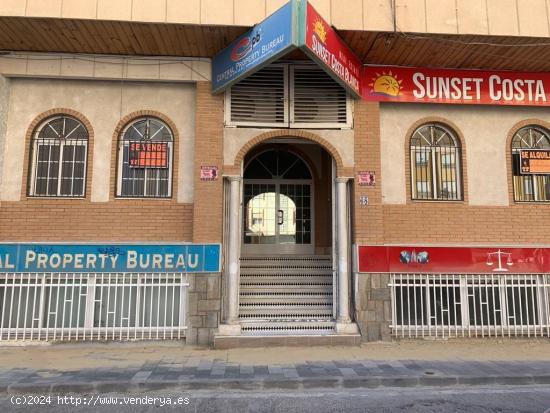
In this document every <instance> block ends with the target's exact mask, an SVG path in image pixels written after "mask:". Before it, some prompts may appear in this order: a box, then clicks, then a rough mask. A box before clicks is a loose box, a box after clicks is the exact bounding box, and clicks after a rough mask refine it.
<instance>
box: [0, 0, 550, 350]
mask: <svg viewBox="0 0 550 413" xmlns="http://www.w3.org/2000/svg"><path fill="white" fill-rule="evenodd" d="M185 3H186V4H185V6H182V5H181V4H180V2H177V1H170V0H158V1H150V0H143V1H137V0H133V1H129V0H110V1H109V2H107V1H103V0H73V1H68V0H64V1H60V0H48V1H34V0H27V1H3V2H1V3H0V21H2V23H3V26H4V27H5V28H6V30H3V31H2V33H0V49H1V50H2V52H0V242H1V243H2V244H0V271H1V274H0V311H1V312H0V340H76V339H78V340H80V339H100V340H128V339H130V340H134V339H182V340H185V342H186V343H190V344H208V345H215V346H217V347H230V346H253V345H255V346H258V345H259V346H262V345H268V344H287V345H292V344H296V345H298V344H301V345H304V344H312V345H314V344H319V345H326V344H358V343H360V342H361V341H377V340H392V339H394V338H405V337H406V338H417V337H456V336H460V337H477V336H484V337H485V336H489V337H497V336H498V337H500V336H529V337H531V336H534V337H539V336H544V337H548V336H549V334H550V326H549V323H550V268H547V267H548V262H549V259H550V256H548V254H549V252H550V250H549V249H548V248H550V238H549V236H548V233H549V229H550V224H548V220H546V219H545V215H546V212H547V208H548V202H550V167H549V166H547V162H548V159H550V110H549V108H548V105H550V103H548V102H550V76H548V74H547V71H548V70H549V67H548V63H547V61H548V59H546V57H547V56H546V55H548V54H550V46H549V44H550V43H549V42H548V37H549V36H550V15H549V12H548V8H549V7H550V5H548V4H547V3H548V2H546V1H543V0H541V1H532V0H513V1H512V0H511V1H506V2H502V1H499V2H497V1H492V0H484V1H466V0H449V1H429V0H426V1H424V0H422V1H416V0H415V1H412V0H394V1H390V0H387V1H386V0H363V1H361V0H346V1H340V0H339V1H335V0H316V1H313V0H310V2H306V1H291V2H285V1H274V0H266V1H264V0H250V1H238V0H234V1H218V0H208V1H205V0H202V1H198V0H197V1H189V2H187V1H186V2H185ZM503 3H506V4H503Z"/></svg>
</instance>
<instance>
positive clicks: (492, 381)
mask: <svg viewBox="0 0 550 413" xmlns="http://www.w3.org/2000/svg"><path fill="white" fill-rule="evenodd" d="M549 383H550V375H541V376H430V377H426V376H418V377H410V376H395V377H376V376H373V377H333V376H322V377H308V378H302V377H300V378H291V379H285V378H264V379H257V378H256V379H254V378H252V379H215V380H212V379H198V380H188V381H180V380H162V381H161V380H158V381H144V382H135V381H96V382H58V383H23V382H22V383H13V384H11V385H8V386H0V394H38V393H39V394H48V393H59V394H68V393H74V394H101V393H113V392H115V393H117V392H118V393H137V392H143V391H160V390H185V391H189V390H244V391H247V390H303V389H315V388H331V389H342V388H346V389H352V388H369V389H375V388H407V387H452V386H456V385H459V386H487V385H508V386H510V385H513V386H529V385H537V384H549Z"/></svg>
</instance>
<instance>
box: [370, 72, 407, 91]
mask: <svg viewBox="0 0 550 413" xmlns="http://www.w3.org/2000/svg"><path fill="white" fill-rule="evenodd" d="M401 83H403V80H398V79H397V77H396V76H395V75H394V74H392V72H391V70H390V71H389V72H388V73H384V72H382V74H379V73H377V74H376V77H373V78H372V83H370V84H369V86H370V87H372V90H371V93H381V94H382V95H386V96H393V97H396V96H399V92H401Z"/></svg>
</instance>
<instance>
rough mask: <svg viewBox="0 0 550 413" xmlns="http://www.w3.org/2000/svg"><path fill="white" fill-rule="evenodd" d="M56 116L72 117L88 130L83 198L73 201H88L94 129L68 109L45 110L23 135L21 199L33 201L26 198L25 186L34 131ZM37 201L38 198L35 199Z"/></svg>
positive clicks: (81, 115) (84, 117) (89, 123)
mask: <svg viewBox="0 0 550 413" xmlns="http://www.w3.org/2000/svg"><path fill="white" fill-rule="evenodd" d="M57 115H68V116H72V117H73V118H75V119H78V120H79V121H80V122H82V124H83V125H84V126H85V127H86V129H87V130H88V149H87V151H88V154H87V162H86V182H85V192H84V193H85V196H84V198H76V199H75V200H76V201H78V200H80V201H82V200H89V199H90V196H91V186H92V174H91V171H92V165H93V161H94V159H93V156H94V128H93V127H92V123H91V122H90V121H89V120H88V118H87V117H86V116H84V115H83V114H82V113H80V112H78V111H76V110H74V109H69V108H53V109H50V110H47V111H45V112H42V113H40V114H39V115H38V116H36V117H35V118H34V119H33V120H32V122H31V123H30V125H29V127H28V128H27V133H26V134H25V156H24V163H23V165H24V167H23V179H22V180H21V198H22V199H23V198H27V199H29V200H32V199H34V197H28V196H27V185H28V180H29V174H30V169H31V164H30V156H31V146H32V138H33V134H34V131H35V129H36V128H37V127H38V125H40V124H41V123H42V122H44V121H46V120H47V119H48V118H51V117H54V116H57ZM37 199H39V198H37Z"/></svg>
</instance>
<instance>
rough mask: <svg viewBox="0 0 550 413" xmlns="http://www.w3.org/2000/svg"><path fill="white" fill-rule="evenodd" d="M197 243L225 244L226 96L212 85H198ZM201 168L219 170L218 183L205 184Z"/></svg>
mask: <svg viewBox="0 0 550 413" xmlns="http://www.w3.org/2000/svg"><path fill="white" fill-rule="evenodd" d="M196 108H197V109H196V114H195V189H194V196H193V202H194V209H193V217H194V226H193V242H221V241H222V225H223V223H222V219H223V187H222V185H223V180H222V177H221V174H222V172H223V170H222V168H223V94H221V95H218V96H213V95H212V93H211V84H210V82H197V106H196ZM201 166H217V167H218V172H219V174H220V176H219V177H218V179H217V180H215V181H201V180H200V169H201Z"/></svg>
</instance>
